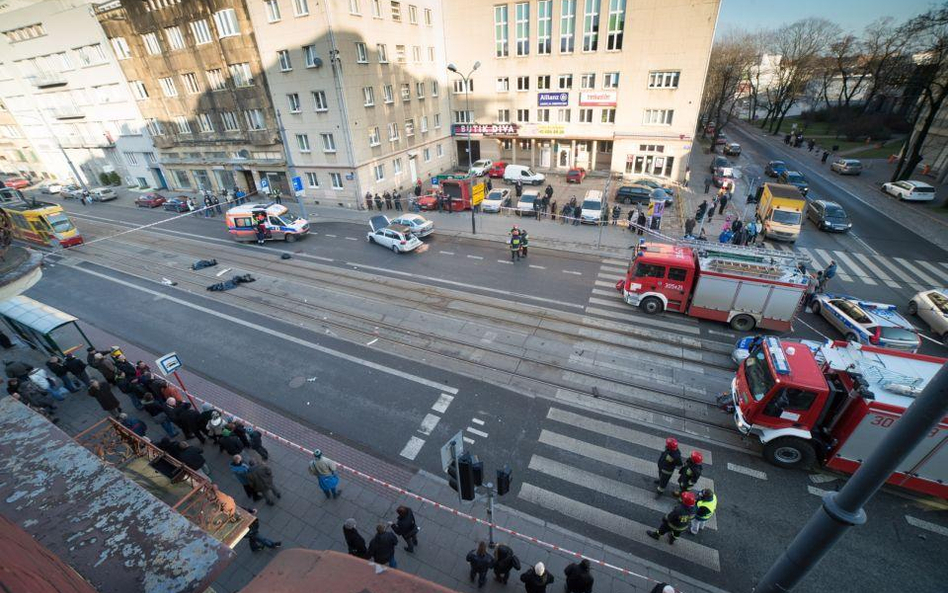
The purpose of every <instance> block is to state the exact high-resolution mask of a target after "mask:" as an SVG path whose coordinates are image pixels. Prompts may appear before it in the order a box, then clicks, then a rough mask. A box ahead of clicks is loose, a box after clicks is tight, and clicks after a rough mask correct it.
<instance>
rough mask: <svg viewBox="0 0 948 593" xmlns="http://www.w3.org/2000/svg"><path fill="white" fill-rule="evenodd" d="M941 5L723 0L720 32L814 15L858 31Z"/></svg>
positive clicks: (885, 0) (906, 0)
mask: <svg viewBox="0 0 948 593" xmlns="http://www.w3.org/2000/svg"><path fill="white" fill-rule="evenodd" d="M940 4H941V3H940V2H932V0H792V1H790V2H777V0H721V14H720V17H719V18H718V34H720V33H724V32H727V31H728V30H730V29H734V28H737V29H749V30H753V29H758V28H763V29H767V28H774V27H778V26H780V25H781V24H784V23H790V22H793V21H795V20H798V19H802V18H807V17H811V16H815V17H822V18H825V19H828V20H830V21H833V22H835V23H837V24H838V25H840V26H841V27H843V29H848V30H851V31H854V32H859V31H862V30H863V28H865V26H866V25H868V24H869V23H871V22H872V21H874V20H876V19H878V18H880V17H885V16H891V17H894V18H896V19H897V20H900V21H901V20H905V19H907V18H909V17H912V16H915V15H917V14H918V13H921V12H925V11H926V10H928V9H929V8H931V7H933V6H937V5H940Z"/></svg>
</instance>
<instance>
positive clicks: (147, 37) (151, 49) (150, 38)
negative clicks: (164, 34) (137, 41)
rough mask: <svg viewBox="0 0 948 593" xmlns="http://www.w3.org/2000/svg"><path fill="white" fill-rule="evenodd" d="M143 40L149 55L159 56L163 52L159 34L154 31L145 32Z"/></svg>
mask: <svg viewBox="0 0 948 593" xmlns="http://www.w3.org/2000/svg"><path fill="white" fill-rule="evenodd" d="M142 41H143V42H144V43H145V51H147V52H148V53H149V55H152V56H157V55H158V54H160V53H161V45H159V43H158V36H157V35H155V34H154V33H145V34H144V35H142Z"/></svg>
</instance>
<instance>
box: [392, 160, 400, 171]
mask: <svg viewBox="0 0 948 593" xmlns="http://www.w3.org/2000/svg"><path fill="white" fill-rule="evenodd" d="M392 171H393V172H394V173H395V175H398V174H399V173H401V172H402V159H400V158H398V159H394V160H393V161H392Z"/></svg>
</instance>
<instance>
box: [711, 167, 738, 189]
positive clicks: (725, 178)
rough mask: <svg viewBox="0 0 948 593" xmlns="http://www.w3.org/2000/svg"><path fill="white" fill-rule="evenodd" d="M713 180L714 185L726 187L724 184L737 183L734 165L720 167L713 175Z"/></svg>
mask: <svg viewBox="0 0 948 593" xmlns="http://www.w3.org/2000/svg"><path fill="white" fill-rule="evenodd" d="M711 182H712V183H714V187H724V184H725V183H727V184H731V183H736V181H735V177H734V168H733V167H718V168H717V169H715V170H714V175H712V176H711Z"/></svg>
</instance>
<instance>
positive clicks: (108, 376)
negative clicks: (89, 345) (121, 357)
mask: <svg viewBox="0 0 948 593" xmlns="http://www.w3.org/2000/svg"><path fill="white" fill-rule="evenodd" d="M92 362H93V364H92V366H94V367H95V368H96V370H97V371H99V372H100V373H102V376H103V377H105V380H106V381H108V382H109V383H110V384H112V385H115V378H116V375H117V373H118V371H117V370H116V368H115V363H114V362H112V359H111V358H110V357H107V356H103V355H102V353H101V352H96V353H95V355H94V356H93V357H92Z"/></svg>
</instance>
